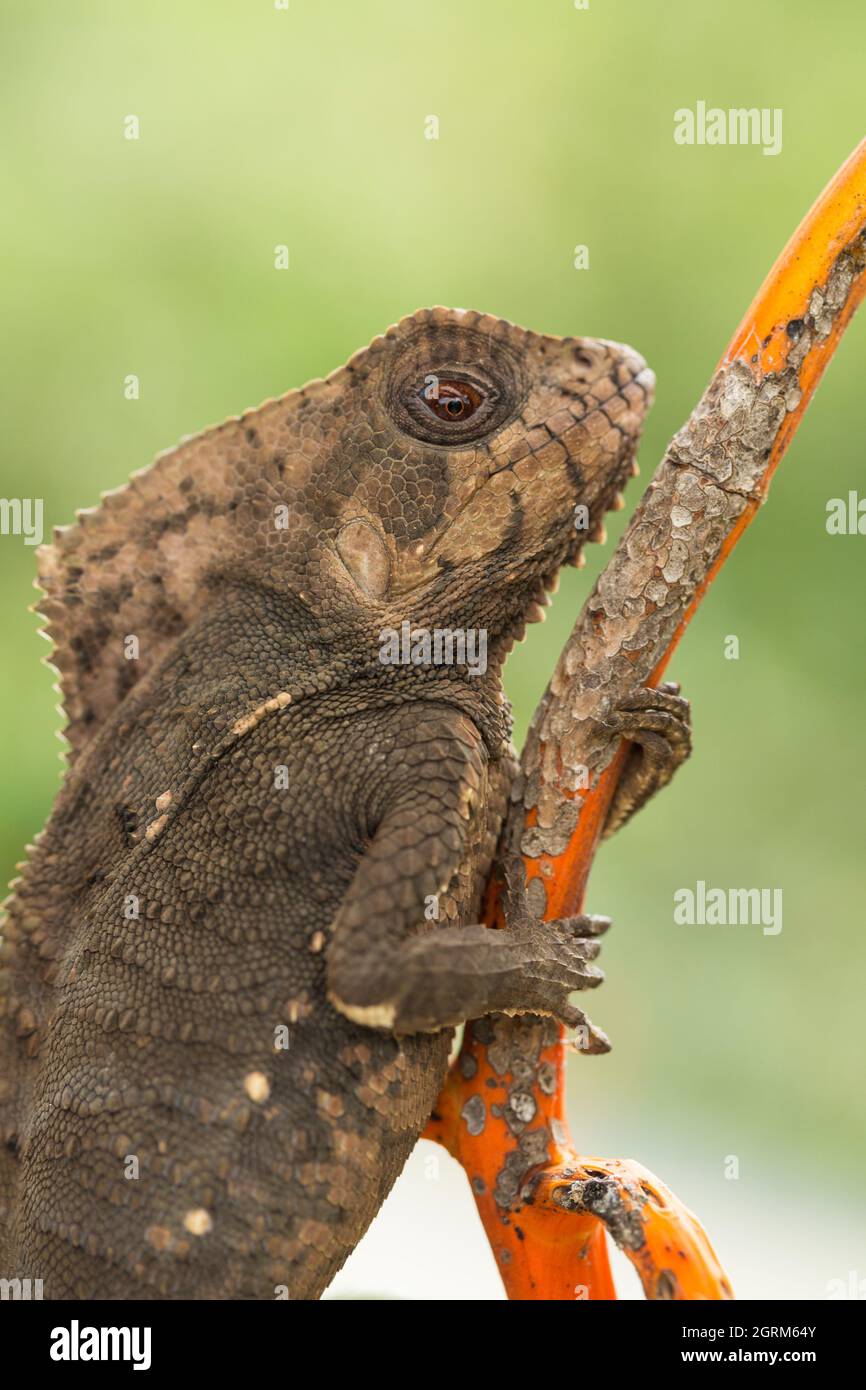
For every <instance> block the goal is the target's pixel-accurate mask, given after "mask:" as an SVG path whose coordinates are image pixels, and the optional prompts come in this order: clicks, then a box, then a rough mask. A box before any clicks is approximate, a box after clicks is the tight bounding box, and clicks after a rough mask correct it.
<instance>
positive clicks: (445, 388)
mask: <svg viewBox="0 0 866 1390" xmlns="http://www.w3.org/2000/svg"><path fill="white" fill-rule="evenodd" d="M419 395H420V397H421V400H422V401H423V402H424V404H425V406H426V407H427V409H428V410H429V411H430V413H431V414H432V415H435V416H436V419H437V420H460V421H463V420H469V419H471V417H472V416H473V415H474V414H475V412H476V410H477V409H478V407H479V406H480V405H482V404H483V402H484V395H483V393H482V392H481V391H479V390H478V388H477V387H475V386H473V385H472V384H471V383H470V382H468V381H441V380H440V379H439V378H438V377H436V376H428V377H427V378H426V380H425V382H424V385H423V387H422V388H421V391H420V392H419Z"/></svg>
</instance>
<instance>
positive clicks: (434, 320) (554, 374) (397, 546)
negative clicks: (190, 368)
mask: <svg viewBox="0 0 866 1390" xmlns="http://www.w3.org/2000/svg"><path fill="white" fill-rule="evenodd" d="M338 377H339V383H338V384H339V388H340V400H339V404H338V406H337V408H338V410H339V412H340V416H341V419H342V426H341V428H340V430H339V446H338V448H337V449H336V451H335V453H334V456H333V458H332V459H331V460H330V461H329V463H328V464H327V465H326V474H327V473H330V474H331V476H330V477H329V478H326V486H328V488H329V490H330V491H331V495H332V497H335V498H337V499H338V506H337V508H336V514H335V518H334V526H333V530H332V536H331V538H330V539H332V542H333V550H332V551H331V552H330V555H328V553H327V551H326V552H325V554H323V556H322V562H323V569H324V575H325V576H326V583H325V586H324V587H325V588H327V589H328V591H329V592H330V594H331V595H332V596H333V597H332V600H331V601H332V603H333V604H335V605H339V604H340V603H341V602H345V601H346V600H347V599H348V600H349V601H350V602H354V603H355V604H357V605H358V606H359V607H360V608H363V607H364V605H367V606H368V607H369V610H370V616H371V617H375V622H374V624H373V626H374V627H376V628H377V630H386V631H397V630H400V629H402V628H403V625H404V623H405V622H407V621H408V622H409V623H410V625H411V628H412V630H415V629H418V630H428V631H432V630H435V629H436V628H446V629H455V628H456V629H462V630H475V631H484V633H485V634H486V644H487V651H488V658H489V660H490V661H491V663H492V664H496V665H498V664H500V663H501V660H502V658H503V657H504V655H505V653H506V652H507V651H508V650H509V649H510V646H511V645H512V644H513V641H514V639H515V638H516V637H517V638H519V637H521V636H522V635H523V628H524V624H525V623H526V622H527V621H533V620H537V619H538V617H539V616H541V612H540V608H541V606H543V605H544V604H546V603H547V602H548V600H547V595H546V590H547V589H549V588H551V587H553V586H554V584H555V580H556V574H557V571H558V569H559V567H560V566H561V565H562V564H563V563H564V562H566V561H571V562H579V558H580V552H581V549H582V547H583V544H584V543H585V541H586V540H587V539H598V538H599V536H600V535H601V534H602V532H601V518H602V516H603V514H604V512H605V510H607V509H608V508H610V507H611V506H615V505H617V504H618V503H619V504H620V505H621V489H622V488H623V486H624V485H625V482H626V480H627V479H628V477H629V476H630V474H631V473H632V472H633V471H634V455H635V450H636V446H637V441H638V437H639V434H640V430H641V426H642V424H643V419H644V416H645V414H646V411H647V409H648V407H649V405H650V403H651V400H652V391H653V385H654V378H653V375H652V373H651V372H650V370H649V369H648V368H647V366H646V364H645V362H644V361H643V359H642V358H641V357H639V356H638V354H637V353H635V352H633V351H632V350H631V349H630V348H628V347H624V346H622V345H620V344H619V343H612V342H607V341H604V340H601V339H592V338H554V337H549V336H545V335H542V334H536V333H530V332H527V331H525V330H524V329H522V328H518V327H515V326H514V325H513V324H510V323H506V322H504V321H503V320H501V319H496V318H493V317H491V316H489V315H480V314H477V313H472V312H465V311H462V310H452V309H431V310H424V311H421V312H419V313H417V314H413V315H412V316H410V317H409V318H408V319H404V320H402V321H401V322H400V323H399V324H397V325H396V326H395V327H394V328H392V329H391V330H390V331H389V332H388V333H387V334H385V336H384V337H383V338H380V339H377V340H376V341H375V342H374V343H373V344H371V346H370V347H369V348H367V349H365V350H363V351H362V352H361V353H359V354H356V356H355V357H353V358H352V359H351V360H350V362H349V364H348V366H347V367H346V368H345V369H343V371H342V372H341V373H339V374H338ZM419 650H421V649H419Z"/></svg>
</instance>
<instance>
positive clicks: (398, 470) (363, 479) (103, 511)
mask: <svg viewBox="0 0 866 1390" xmlns="http://www.w3.org/2000/svg"><path fill="white" fill-rule="evenodd" d="M652 389H653V376H652V373H651V372H650V371H649V369H648V368H647V367H646V365H645V364H644V362H643V360H642V359H641V358H640V357H639V356H638V355H637V354H636V353H634V352H632V351H631V349H630V348H627V347H622V346H620V345H619V344H617V343H610V342H605V341H603V340H601V339H591V338H553V337H547V336H544V335H541V334H536V333H529V332H526V331H525V330H523V329H521V328H517V327H515V326H514V325H513V324H510V323H506V322H504V321H503V320H501V319H497V318H493V317H491V316H489V315H482V314H477V313H472V312H466V311H464V310H458V309H441V308H439V309H426V310H422V311H420V312H419V313H416V314H413V315H411V316H410V317H409V318H406V319H403V320H401V322H400V323H398V324H397V325H396V326H395V327H393V328H391V329H389V330H388V332H387V333H385V334H384V335H383V336H382V337H379V338H376V339H374V341H373V342H372V343H371V344H370V346H369V347H367V348H365V349H363V350H362V351H360V352H358V353H356V354H355V355H354V356H353V357H352V358H350V360H349V361H348V363H347V364H346V365H345V366H343V367H340V368H339V369H338V370H337V371H335V372H333V373H332V374H331V375H330V376H328V377H327V378H325V379H324V380H319V381H314V382H311V383H309V385H307V386H305V387H303V388H302V389H300V390H297V391H290V392H289V393H288V394H287V395H285V396H282V397H280V398H278V399H275V400H269V401H265V403H264V404H263V405H261V406H259V407H258V409H255V410H250V411H246V412H245V413H244V414H243V415H241V416H238V417H234V418H232V419H229V420H227V421H225V422H224V423H223V424H222V425H218V426H215V427H213V428H212V429H209V430H205V431H204V432H203V433H202V434H199V435H195V436H192V437H190V438H188V439H185V440H183V441H182V442H181V444H180V445H178V446H177V448H175V449H172V450H169V451H167V452H166V453H164V454H161V455H160V456H159V457H158V458H157V460H156V462H155V463H154V464H153V466H152V467H151V468H149V469H146V470H143V471H141V472H139V473H136V474H133V476H132V478H131V479H130V482H129V483H128V484H127V486H125V487H123V488H120V489H117V490H116V491H114V492H110V493H107V494H105V495H104V496H103V499H102V502H101V505H100V506H99V507H97V508H95V509H94V510H92V511H86V512H80V513H79V514H78V521H77V523H76V524H75V525H73V526H70V527H63V528H58V529H57V530H56V531H55V535H54V542H53V544H52V545H49V546H44V547H42V549H41V550H40V552H39V563H40V584H41V586H42V588H43V590H44V598H43V599H42V601H41V603H40V604H39V605H38V611H39V612H40V613H41V614H42V616H43V617H44V619H45V629H44V631H45V635H46V636H48V637H49V638H50V639H51V640H52V642H53V643H54V652H53V654H52V658H51V659H52V662H53V664H54V666H55V668H56V669H57V670H58V671H59V673H60V676H61V681H62V689H63V696H64V706H65V710H66V714H67V717H68V724H67V729H66V733H67V737H68V740H69V743H70V745H71V750H72V753H73V755H75V754H77V753H78V752H79V751H80V750H81V749H82V748H83V747H84V746H85V745H86V743H87V742H88V741H89V740H90V739H91V738H92V737H93V735H94V733H95V732H96V731H97V730H98V729H99V728H100V726H101V725H102V724H103V723H104V721H105V720H106V719H107V718H108V717H109V715H110V714H111V713H112V711H113V710H114V709H115V708H116V707H117V706H118V705H119V704H120V703H121V702H122V701H123V699H124V698H125V696H126V694H127V693H128V692H129V691H130V689H131V688H132V686H133V685H134V684H137V683H138V682H139V681H140V680H141V679H142V678H143V677H144V676H146V675H147V674H148V672H150V671H152V670H154V669H155V668H156V667H157V666H158V665H159V663H160V662H161V661H162V659H163V658H164V657H166V656H167V654H168V653H169V652H170V651H171V650H172V649H173V647H174V646H175V645H176V644H177V643H178V642H179V641H180V639H181V638H182V636H183V634H184V633H185V632H186V631H187V630H188V629H189V628H190V627H191V625H193V624H196V623H201V622H206V621H207V618H208V614H213V613H215V612H216V611H217V610H218V609H219V605H220V602H221V600H220V595H221V594H222V595H223V596H224V598H223V602H224V603H225V602H227V601H229V599H232V600H233V599H236V598H238V597H239V596H240V599H243V597H244V596H246V595H249V596H250V614H249V617H248V619H247V618H245V619H244V625H245V627H248V629H249V631H250V632H252V633H253V634H254V636H255V634H256V633H258V634H259V638H257V639H255V640H260V639H261V638H263V637H265V636H266V639H267V640H266V643H265V646H266V647H267V652H268V660H269V662H270V668H269V669H270V674H269V675H268V676H267V680H269V681H270V680H273V681H274V682H279V683H280V684H279V687H278V688H283V689H287V690H288V689H291V690H298V691H300V692H305V691H308V692H310V693H313V692H319V691H322V690H324V689H327V688H329V687H333V686H337V685H344V684H346V683H347V682H348V681H350V680H354V679H360V678H363V676H364V674H365V673H366V674H367V675H370V674H375V676H376V682H377V686H378V685H381V684H382V681H383V680H384V681H386V682H387V681H388V680H395V681H401V680H402V679H404V678H405V676H406V675H407V673H406V671H405V669H404V667H403V665H402V661H403V655H404V652H401V653H400V656H399V657H398V663H400V664H398V665H397V666H396V668H391V670H390V671H389V670H387V669H385V668H383V664H382V633H383V632H389V633H391V632H393V633H397V632H400V633H402V631H403V629H404V624H406V623H408V624H409V626H410V629H412V630H414V629H421V630H422V632H423V631H427V632H430V633H435V631H436V630H448V631H454V630H456V631H457V632H458V634H459V633H460V632H464V633H474V634H476V637H477V638H478V639H479V641H480V639H481V636H482V635H483V644H484V649H485V670H486V669H488V668H489V669H490V670H491V671H492V672H493V673H494V674H495V673H496V671H498V669H499V666H500V665H501V662H502V660H503V659H504V656H505V654H506V652H507V651H508V650H509V648H510V646H511V644H512V643H513V641H514V639H515V638H516V637H520V636H521V635H522V631H523V625H524V623H525V622H526V621H531V620H532V619H533V618H534V617H537V616H538V615H539V612H540V610H539V604H540V603H543V602H544V601H545V597H546V595H545V585H548V586H549V585H552V583H553V580H554V579H555V576H556V572H557V569H558V567H559V566H560V565H561V564H562V563H563V562H564V561H567V560H572V561H573V560H576V559H577V558H578V557H579V554H580V550H581V547H582V545H583V543H584V541H585V540H587V539H592V538H594V537H596V536H598V534H599V528H600V524H601V517H602V515H603V513H604V511H605V509H606V508H608V507H610V506H612V505H615V504H616V499H617V496H618V494H619V491H620V489H621V488H622V486H623V485H624V483H625V481H626V479H627V478H628V476H629V473H630V472H631V471H632V467H633V460H634V453H635V448H636V444H637V439H638V435H639V432H640V428H641V425H642V422H643V418H644V415H645V413H646V410H647V408H648V406H649V404H650V401H651V397H652ZM239 601H240V600H239ZM133 638H134V646H135V650H134V657H135V659H125V656H126V649H127V647H128V646H129V644H130V643H131V642H132V640H133ZM458 644H459V638H458ZM218 648H219V644H216V648H215V650H217V649H218ZM420 655H421V660H420V661H419V662H417V665H423V664H424V661H425V649H424V646H423V642H422V644H421V647H420ZM458 658H459V645H458ZM225 659H226V660H227V661H229V662H230V661H231V660H233V659H234V658H233V657H231V656H226V657H225ZM258 659H259V660H260V661H261V662H263V661H264V660H265V657H264V655H263V654H262V653H261V652H260V653H259V658H258ZM433 660H434V662H435V656H434V658H433ZM411 664H413V665H415V664H416V663H415V658H414V657H413V658H412V663H411ZM411 674H413V675H416V676H417V675H418V674H419V673H418V672H417V671H414V672H413V673H411ZM433 674H435V675H437V676H443V675H444V676H448V677H449V678H454V677H457V678H459V679H461V680H462V679H463V678H464V677H465V676H466V675H467V674H468V675H470V676H471V675H474V674H481V672H480V667H479V666H478V665H476V667H475V668H472V667H470V668H469V669H468V670H467V669H461V668H460V667H459V666H458V667H456V668H455V667H450V666H449V667H448V668H447V669H442V667H438V666H437V667H436V669H435V670H434V671H433ZM239 679H240V677H239ZM262 679H265V677H264V676H263V677H262ZM214 680H215V681H216V682H217V683H218V684H219V682H220V681H222V680H223V678H222V677H221V676H220V675H219V673H218V672H216V674H215V675H214Z"/></svg>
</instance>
